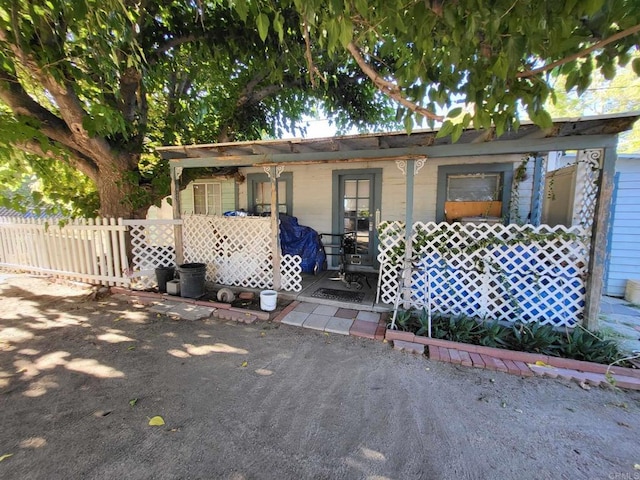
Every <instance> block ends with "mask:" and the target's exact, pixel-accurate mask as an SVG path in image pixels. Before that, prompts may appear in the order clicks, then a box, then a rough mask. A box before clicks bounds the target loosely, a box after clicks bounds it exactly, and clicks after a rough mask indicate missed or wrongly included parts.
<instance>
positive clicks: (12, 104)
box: [0, 71, 91, 158]
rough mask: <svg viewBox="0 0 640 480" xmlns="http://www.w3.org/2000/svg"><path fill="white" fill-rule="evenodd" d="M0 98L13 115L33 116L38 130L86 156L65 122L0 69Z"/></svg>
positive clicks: (85, 151) (88, 153) (87, 155)
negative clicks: (37, 124)
mask: <svg viewBox="0 0 640 480" xmlns="http://www.w3.org/2000/svg"><path fill="white" fill-rule="evenodd" d="M0 98H1V99H2V100H3V101H4V102H5V103H6V104H7V106H8V107H9V108H10V109H11V111H12V112H13V113H14V115H17V116H24V117H28V118H33V119H34V120H37V121H38V123H39V130H40V132H41V133H42V134H43V135H45V136H47V137H48V138H49V139H51V140H52V141H54V142H58V143H59V144H61V145H64V146H65V147H67V148H69V149H70V150H72V151H76V152H77V155H78V156H82V157H85V158H88V157H89V156H90V154H91V152H90V151H89V150H86V149H83V147H82V145H79V144H77V143H76V142H75V140H74V138H73V135H72V133H71V131H70V130H69V128H68V127H67V124H66V123H65V122H64V121H63V120H62V119H60V118H59V117H57V116H56V115H54V114H53V113H51V112H50V111H49V110H47V109H46V108H44V107H43V106H41V105H40V104H39V103H37V102H36V101H35V100H33V99H32V98H31V96H30V95H29V94H28V93H27V92H26V91H25V90H24V89H23V88H22V85H20V83H19V81H18V79H17V78H16V77H14V76H12V75H10V74H8V73H6V72H3V71H0Z"/></svg>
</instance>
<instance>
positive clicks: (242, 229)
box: [183, 215, 273, 288]
mask: <svg viewBox="0 0 640 480" xmlns="http://www.w3.org/2000/svg"><path fill="white" fill-rule="evenodd" d="M270 238H271V223H270V219H269V218H266V217H213V216H205V215H189V216H186V217H185V218H184V226H183V242H184V259H185V262H199V263H205V264H206V265H207V274H206V279H207V280H208V281H210V282H214V283H219V284H223V285H236V286H241V287H251V288H270V287H271V286H272V285H273V267H272V257H271V240H270Z"/></svg>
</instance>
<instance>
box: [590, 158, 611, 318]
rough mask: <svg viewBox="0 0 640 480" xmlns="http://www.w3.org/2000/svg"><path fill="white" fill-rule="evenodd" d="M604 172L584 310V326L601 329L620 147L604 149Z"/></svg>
mask: <svg viewBox="0 0 640 480" xmlns="http://www.w3.org/2000/svg"><path fill="white" fill-rule="evenodd" d="M602 156H603V158H602V169H601V170H600V178H599V186H600V187H599V188H598V197H597V203H596V208H595V213H594V218H593V227H592V232H591V251H590V252H589V278H588V280H587V285H586V289H587V291H586V296H585V306H584V326H585V327H586V328H588V329H591V330H597V329H598V315H599V313H600V299H601V297H602V289H603V285H604V270H605V264H606V258H607V239H608V238H607V237H608V229H609V217H610V214H609V213H610V209H611V200H612V194H613V177H614V175H615V167H616V146H615V145H614V146H612V147H607V148H604V151H603V155H602Z"/></svg>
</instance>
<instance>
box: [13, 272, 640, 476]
mask: <svg viewBox="0 0 640 480" xmlns="http://www.w3.org/2000/svg"><path fill="white" fill-rule="evenodd" d="M89 293H90V292H89V291H88V290H87V289H82V288H79V287H71V286H69V285H65V284H56V283H51V282H49V281H47V280H43V279H39V278H34V277H29V276H13V275H3V274H2V272H0V294H1V296H0V426H1V428H0V460H1V461H0V478H3V479H93V478H96V479H115V478H127V479H146V478H156V479H178V478H185V479H186V478H190V479H212V478H222V479H234V480H240V479H253V478H259V479H262V478H264V479H306V478H313V479H324V478H327V479H342V478H344V479H351V478H354V479H387V478H388V479H414V478H415V479H417V478H425V479H430V478H433V479H454V478H456V479H458V478H477V479H492V478H495V479H514V478H519V479H529V478H532V479H533V478H535V479H544V478H549V479H581V478H588V479H631V478H640V470H635V469H634V465H635V464H640V440H639V438H640V436H639V429H640V422H639V419H640V415H639V413H640V394H639V393H638V392H624V391H619V390H615V389H612V388H606V389H600V388H592V389H591V390H583V389H581V388H580V387H579V386H578V385H577V384H574V383H566V382H562V381H557V380H550V379H540V378H526V379H523V378H518V377H516V376H511V375H507V374H501V373H497V372H488V371H483V370H477V369H471V368H463V367H456V366H453V365H451V364H443V363H439V362H434V361H430V360H429V359H427V358H425V357H417V356H412V355H410V354H405V353H399V352H396V351H393V350H392V349H391V347H390V346H389V345H388V344H385V343H382V342H374V341H371V340H366V339H358V338H353V337H342V336H338V335H325V334H323V333H320V332H313V331H308V330H304V329H296V328H295V327H289V326H287V325H282V326H279V325H276V324H270V323H256V324H254V325H251V326H247V325H241V324H234V323H224V322H220V321H217V320H207V321H199V322H186V321H174V320H171V319H169V318H168V317H164V316H157V315H155V314H149V313H148V312H147V310H146V308H145V307H142V306H135V305H131V304H129V303H125V302H121V301H115V300H114V299H113V298H112V297H107V298H105V299H101V300H92V299H90V298H89V295H88V294H89ZM156 415H160V416H162V418H163V419H164V421H165V422H166V424H165V425H164V426H149V425H148V423H149V419H150V418H152V417H154V416H156Z"/></svg>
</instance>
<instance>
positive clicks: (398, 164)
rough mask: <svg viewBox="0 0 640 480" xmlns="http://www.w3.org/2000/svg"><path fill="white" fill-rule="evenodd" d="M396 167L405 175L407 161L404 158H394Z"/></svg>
mask: <svg viewBox="0 0 640 480" xmlns="http://www.w3.org/2000/svg"><path fill="white" fill-rule="evenodd" d="M396 167H398V170H400V171H401V172H402V175H403V176H405V177H406V176H407V161H406V160H396Z"/></svg>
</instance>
